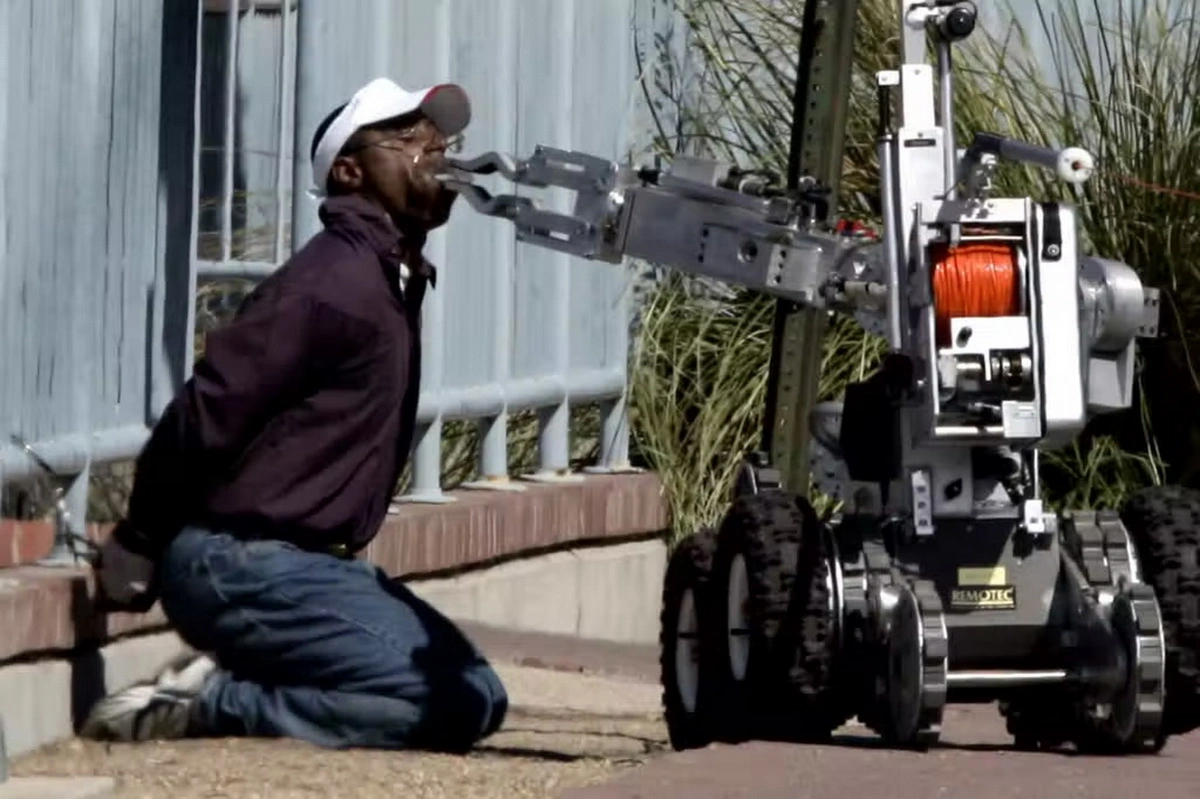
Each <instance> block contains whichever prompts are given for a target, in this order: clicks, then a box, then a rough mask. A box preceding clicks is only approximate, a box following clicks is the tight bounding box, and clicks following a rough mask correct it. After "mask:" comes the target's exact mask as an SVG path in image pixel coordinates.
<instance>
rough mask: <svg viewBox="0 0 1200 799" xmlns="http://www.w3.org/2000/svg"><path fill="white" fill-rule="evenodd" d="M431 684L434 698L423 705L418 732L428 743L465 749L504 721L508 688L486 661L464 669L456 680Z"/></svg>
mask: <svg viewBox="0 0 1200 799" xmlns="http://www.w3.org/2000/svg"><path fill="white" fill-rule="evenodd" d="M433 688H434V693H435V696H436V698H435V699H433V701H431V702H430V704H429V706H428V707H427V711H426V718H425V723H424V725H422V726H423V728H424V729H423V733H422V735H421V736H420V737H422V738H425V739H426V740H427V742H428V744H429V745H432V746H433V747H435V748H438V749H446V750H450V751H457V752H465V751H467V750H469V749H471V748H472V747H473V746H475V745H476V744H477V743H479V742H480V741H482V740H483V739H484V738H487V737H489V736H490V735H492V734H493V733H495V732H496V731H497V730H499V729H500V727H501V725H503V724H504V719H505V716H506V715H507V714H508V692H507V691H506V690H505V688H504V684H503V683H502V682H501V681H500V675H498V674H496V672H495V670H493V669H492V667H491V666H489V665H488V664H487V663H481V664H478V665H476V666H474V667H472V668H471V669H470V670H469V671H467V672H464V673H463V674H462V675H461V679H460V680H455V681H451V682H450V683H448V684H443V685H437V686H433Z"/></svg>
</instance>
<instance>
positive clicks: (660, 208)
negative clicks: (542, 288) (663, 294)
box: [442, 147, 885, 307]
mask: <svg viewBox="0 0 1200 799" xmlns="http://www.w3.org/2000/svg"><path fill="white" fill-rule="evenodd" d="M448 164H449V167H450V169H449V171H448V172H447V173H445V174H444V175H442V180H443V182H444V184H445V185H447V186H449V187H450V188H452V189H454V190H456V191H458V192H459V193H460V194H461V195H462V196H463V197H464V198H465V199H466V200H467V202H469V203H470V205H471V206H472V207H473V208H474V209H475V210H476V211H478V212H480V213H482V214H486V215H489V216H496V217H500V218H503V219H508V220H510V221H511V222H512V223H513V224H514V226H515V227H516V235H517V239H518V240H519V241H524V242H528V243H531V244H535V245H538V246H541V247H546V248H549V249H553V250H558V251H560V252H565V253H569V254H571V255H576V256H580V257H582V258H587V259H591V260H598V261H607V262H610V263H620V262H621V261H622V260H623V259H624V258H625V257H630V258H637V259H641V260H645V261H649V262H651V263H654V264H657V265H659V266H663V267H667V268H671V269H676V270H679V271H682V272H686V273H688V274H691V275H696V276H700V277H707V278H712V279H716V280H720V281H723V282H727V283H732V284H735V285H739V286H744V287H747V288H750V289H754V290H757V291H762V292H765V293H767V294H771V295H774V296H777V297H782V298H784V299H787V300H792V301H794V302H797V303H799V304H802V305H807V306H816V307H826V306H829V305H836V304H838V303H840V302H842V301H844V300H845V298H846V296H847V292H849V293H850V294H862V295H863V296H868V295H870V296H875V297H881V296H882V295H883V293H884V291H885V286H884V285H883V284H882V283H880V282H878V281H861V280H856V279H855V277H854V268H855V267H854V263H853V262H852V259H851V256H853V255H855V254H856V253H858V252H859V245H858V244H857V243H855V242H852V241H850V240H848V239H847V238H845V237H843V236H839V235H836V234H835V233H834V232H832V231H821V230H817V229H815V226H814V225H812V224H810V220H811V219H812V218H813V215H814V211H815V209H817V208H818V207H819V206H820V204H821V203H822V202H823V198H822V197H821V196H820V192H819V191H816V190H813V189H809V190H806V191H802V192H795V193H790V194H791V195H792V196H789V193H788V192H785V191H784V190H782V189H781V188H779V187H778V186H777V185H776V184H775V182H774V180H773V177H772V176H770V175H762V174H758V173H749V172H744V171H741V170H739V169H738V168H736V167H734V166H731V165H728V164H723V163H719V162H716V161H711V160H706V159H699V158H689V157H679V158H676V159H674V160H673V161H672V162H671V164H670V166H669V168H668V169H667V170H665V171H661V172H660V171H658V170H651V169H640V170H636V171H634V170H632V169H630V168H628V167H625V166H622V165H619V164H616V163H614V162H612V161H608V160H605V159H601V158H596V157H595V156H591V155H587V154H584V153H579V152H571V151H564V150H556V149H552V148H548V147H538V148H537V149H536V150H535V151H534V153H533V155H532V156H531V157H530V158H529V159H528V160H523V161H517V160H514V159H512V158H510V157H508V156H505V155H502V154H498V153H487V154H484V155H481V156H479V157H477V158H473V159H470V160H465V161H457V160H448ZM494 173H499V174H500V175H502V176H504V177H505V178H507V179H509V180H511V181H513V182H515V183H518V184H521V185H525V186H531V187H536V188H548V187H557V188H564V189H568V190H571V191H574V192H575V203H574V212H573V213H571V214H561V213H555V212H552V211H546V210H543V209H541V208H539V207H538V206H537V205H536V204H535V203H534V202H533V201H532V200H531V199H530V198H528V197H518V196H515V195H497V196H493V195H491V194H489V193H488V192H487V191H486V190H485V189H483V188H482V187H480V186H478V185H475V184H474V183H472V182H471V180H470V178H471V176H472V175H489V174H494ZM860 266H861V265H860Z"/></svg>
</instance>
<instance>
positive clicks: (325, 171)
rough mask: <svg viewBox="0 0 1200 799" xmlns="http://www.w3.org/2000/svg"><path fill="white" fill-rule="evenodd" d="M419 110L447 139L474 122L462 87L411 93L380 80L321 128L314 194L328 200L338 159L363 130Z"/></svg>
mask: <svg viewBox="0 0 1200 799" xmlns="http://www.w3.org/2000/svg"><path fill="white" fill-rule="evenodd" d="M418 110H419V111H420V112H421V113H422V114H424V115H425V116H426V117H428V119H429V121H430V122H432V123H433V124H434V125H435V126H436V127H437V129H438V130H439V131H441V132H442V134H443V135H445V136H454V135H455V134H457V133H461V132H462V130H463V129H464V128H466V127H467V124H468V123H470V121H471V103H470V100H469V99H468V98H467V93H466V91H465V90H464V89H463V88H462V87H461V86H458V85H455V84H453V83H441V84H438V85H436V86H430V87H428V88H425V89H418V90H416V91H408V90H407V89H404V88H403V87H401V86H399V85H398V84H396V83H395V82H394V81H391V80H388V79H387V78H376V79H375V80H373V81H371V82H370V83H368V84H367V85H366V86H363V87H362V88H361V89H359V90H358V91H357V92H355V93H354V96H353V97H351V98H350V101H349V102H348V103H346V104H345V105H343V106H341V107H340V108H336V109H334V110H333V111H332V112H331V113H330V114H329V116H328V117H326V118H325V119H324V120H323V121H322V122H321V124H320V125H319V126H317V131H316V134H315V135H314V136H313V141H312V151H311V157H312V175H313V186H312V189H310V193H312V194H313V195H314V196H317V197H323V196H325V181H326V179H327V178H328V177H329V169H330V167H332V166H333V161H334V159H335V158H337V156H338V153H339V152H341V150H342V148H343V147H345V146H346V142H347V141H348V140H349V139H350V137H351V136H353V135H354V134H355V133H356V132H357V131H358V130H359V129H360V128H362V127H363V126H365V125H372V124H374V123H376V122H383V121H384V120H388V119H393V118H395V117H399V116H404V115H405V114H411V113H412V112H414V111H418Z"/></svg>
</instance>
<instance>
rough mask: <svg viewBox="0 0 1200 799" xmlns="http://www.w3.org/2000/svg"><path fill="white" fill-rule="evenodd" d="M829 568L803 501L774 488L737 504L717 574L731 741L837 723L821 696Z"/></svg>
mask: <svg viewBox="0 0 1200 799" xmlns="http://www.w3.org/2000/svg"><path fill="white" fill-rule="evenodd" d="M827 568H828V567H827V564H826V562H825V559H824V546H823V537H822V531H821V529H820V527H819V526H818V524H817V521H816V516H815V514H814V513H812V510H811V508H809V507H808V505H807V503H806V502H804V501H803V500H799V499H797V498H795V497H794V496H792V495H790V494H788V493H786V492H784V491H780V490H767V491H760V492H759V493H758V494H754V495H747V496H742V497H738V498H737V499H736V500H735V501H734V502H733V504H732V505H731V506H730V508H729V511H728V512H727V513H726V515H725V518H724V520H723V522H722V524H721V529H720V531H719V533H718V537H717V550H716V555H715V557H714V562H713V578H712V588H713V607H714V614H715V616H716V622H715V624H716V627H717V628H718V629H719V630H720V631H721V632H722V633H724V638H723V640H722V641H721V643H720V649H721V652H722V655H723V656H721V657H718V658H717V660H718V661H719V665H718V667H717V674H718V677H717V685H718V690H719V691H720V696H721V700H720V701H721V707H720V713H721V725H722V731H723V733H724V736H723V737H724V738H725V739H726V740H735V741H736V740H745V739H746V738H749V737H764V738H787V739H795V738H797V737H799V738H801V739H813V738H821V737H827V736H828V734H829V732H830V731H831V730H832V728H833V727H831V726H829V719H828V713H827V712H825V711H826V708H825V704H824V703H825V700H826V693H825V691H826V687H827V685H828V672H829V666H830V663H829V651H828V645H829V628H830V626H831V624H830V618H831V615H832V614H831V613H830V612H829V609H828V608H829V606H830V603H829V601H828V599H829V595H828V593H827V592H828V590H829V589H830V588H831V585H830V582H829V580H828V571H827ZM814 585H816V586H818V587H819V590H817V591H816V595H814V593H813V587H814ZM722 599H724V601H722ZM833 726H837V725H836V724H834V725H833Z"/></svg>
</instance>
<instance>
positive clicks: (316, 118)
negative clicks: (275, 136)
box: [291, 0, 332, 253]
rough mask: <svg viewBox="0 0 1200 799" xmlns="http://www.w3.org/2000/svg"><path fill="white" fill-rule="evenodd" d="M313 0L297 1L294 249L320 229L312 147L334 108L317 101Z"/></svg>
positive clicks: (320, 49) (318, 38) (318, 32)
mask: <svg viewBox="0 0 1200 799" xmlns="http://www.w3.org/2000/svg"><path fill="white" fill-rule="evenodd" d="M310 1H311V0H298V2H297V4H296V87H295V91H294V92H293V95H294V102H295V112H294V113H293V115H292V118H293V126H294V128H293V131H292V133H293V139H292V154H293V155H292V247H291V251H292V252H293V253H294V252H296V250H299V249H300V248H301V247H303V246H304V245H305V244H306V243H307V242H308V240H309V239H310V238H312V237H313V236H314V235H315V234H316V233H317V231H318V230H320V220H319V218H318V217H317V203H316V201H315V199H314V198H313V197H311V196H310V195H309V193H308V190H309V188H310V187H311V186H312V162H311V159H310V158H309V149H310V146H311V144H312V134H313V131H315V130H316V129H317V125H318V124H319V123H320V121H321V118H322V117H323V116H324V115H325V114H326V113H328V112H329V111H331V110H332V109H329V108H326V109H321V108H319V107H318V106H317V104H316V98H315V94H316V91H315V90H316V86H317V85H318V82H317V79H318V76H319V74H320V73H321V64H320V63H319V61H320V57H321V53H322V52H324V48H323V47H322V44H323V42H322V41H321V38H322V37H321V29H320V26H319V25H318V22H319V21H320V18H319V17H317V16H316V14H314V13H313V12H312V11H311V10H310V9H309V7H308V3H309V2H310Z"/></svg>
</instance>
